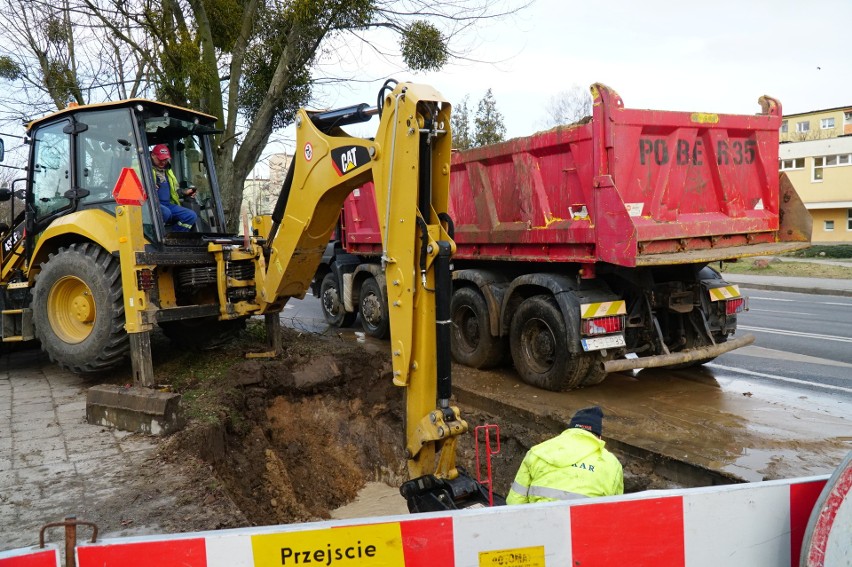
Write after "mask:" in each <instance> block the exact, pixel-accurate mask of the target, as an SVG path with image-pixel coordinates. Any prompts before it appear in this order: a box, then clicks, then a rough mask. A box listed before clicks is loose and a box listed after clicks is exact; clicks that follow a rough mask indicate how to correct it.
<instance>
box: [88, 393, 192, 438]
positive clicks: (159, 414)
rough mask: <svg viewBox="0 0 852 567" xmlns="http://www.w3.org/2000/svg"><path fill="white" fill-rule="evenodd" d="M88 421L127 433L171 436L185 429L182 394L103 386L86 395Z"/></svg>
mask: <svg viewBox="0 0 852 567" xmlns="http://www.w3.org/2000/svg"><path fill="white" fill-rule="evenodd" d="M86 421H87V422H88V423H90V424H92V425H103V426H109V427H117V428H118V429H121V430H123V431H133V432H137V433H147V434H150V435H167V434H169V433H173V432H175V431H177V430H178V429H180V428H181V427H182V426H183V418H182V416H181V413H180V394H173V393H170V392H159V391H157V390H151V389H149V388H137V387H133V386H130V387H127V386H117V385H114V384H101V385H99V386H93V387H92V388H89V391H88V393H87V394H86Z"/></svg>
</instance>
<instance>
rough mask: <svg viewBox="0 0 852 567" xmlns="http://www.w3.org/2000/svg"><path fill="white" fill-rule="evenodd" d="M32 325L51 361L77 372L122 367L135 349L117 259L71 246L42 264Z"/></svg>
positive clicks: (86, 246)
mask: <svg viewBox="0 0 852 567" xmlns="http://www.w3.org/2000/svg"><path fill="white" fill-rule="evenodd" d="M32 305H33V322H34V323H35V334H36V337H37V338H38V339H39V341H40V342H41V348H42V350H44V351H45V352H46V353H47V354H48V356H50V359H51V360H52V361H54V362H56V363H57V364H59V365H60V366H62V367H63V368H67V369H69V370H72V371H74V372H95V371H99V370H105V369H107V368H112V367H114V366H117V365H119V364H120V363H121V362H122V361H123V360H124V357H125V355H126V354H127V351H128V350H129V348H130V341H129V340H128V338H127V333H126V332H125V330H124V322H125V321H124V297H123V295H122V291H121V267H120V265H119V262H118V259H117V258H114V257H113V256H112V255H111V254H110V253H109V252H107V251H106V250H104V249H103V248H101V247H100V246H98V245H96V244H92V243H84V244H72V245H71V246H69V247H68V248H60V249H59V250H58V251H57V252H56V253H55V254H51V255H50V256H49V257H48V259H47V262H45V263H43V264H42V265H41V272H40V273H39V275H38V277H37V278H36V282H35V287H34V288H33V303H32Z"/></svg>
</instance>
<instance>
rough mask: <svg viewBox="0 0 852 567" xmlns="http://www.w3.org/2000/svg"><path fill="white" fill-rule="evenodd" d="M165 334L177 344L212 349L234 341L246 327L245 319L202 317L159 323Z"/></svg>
mask: <svg viewBox="0 0 852 567" xmlns="http://www.w3.org/2000/svg"><path fill="white" fill-rule="evenodd" d="M159 325H160V328H161V329H162V330H163V334H164V335H166V337H168V339H169V340H170V341H172V343H174V344H175V345H177V346H179V347H181V348H185V349H190V350H211V349H214V348H217V347H220V346H222V345H223V344H225V343H228V342H230V341H232V340H233V339H234V338H236V336H237V335H238V334H239V332H240V331H242V330H243V329H245V328H246V320H245V319H228V320H226V321H220V320H219V319H217V318H216V317H200V318H198V319H184V320H181V321H163V322H161V323H159Z"/></svg>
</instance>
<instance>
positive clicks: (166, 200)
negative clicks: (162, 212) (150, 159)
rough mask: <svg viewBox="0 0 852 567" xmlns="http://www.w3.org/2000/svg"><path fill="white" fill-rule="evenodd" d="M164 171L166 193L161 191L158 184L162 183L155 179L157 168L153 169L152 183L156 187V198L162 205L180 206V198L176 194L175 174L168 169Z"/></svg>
mask: <svg viewBox="0 0 852 567" xmlns="http://www.w3.org/2000/svg"><path fill="white" fill-rule="evenodd" d="M164 171H165V173H166V181H168V182H169V188H168V191H163V190H161V187H160V183H162V181H161V180H160V179H158V178H157V177H158V176H157V168H156V167H155V168H154V183H155V184H156V185H157V198H158V199H159V200H160V203H161V204H163V205H180V197H178V192H177V188H178V180H177V177H175V174H174V172H173V171H172V169H171V168H170V167H169V168H166V169H165V170H164Z"/></svg>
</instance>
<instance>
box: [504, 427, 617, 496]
mask: <svg viewBox="0 0 852 567" xmlns="http://www.w3.org/2000/svg"><path fill="white" fill-rule="evenodd" d="M605 444H606V443H605V442H604V441H603V440H601V439H598V438H597V436H595V435H594V434H593V433H590V432H588V431H584V430H582V429H577V428H573V429H566V430H565V431H563V432H562V433H561V434H560V435H558V436H557V437H554V438H553V439H548V440H547V441H545V442H544V443H539V444H538V445H536V446H535V447H533V448H532V449H530V450H529V451H528V452H527V454H526V456H525V457H524V461H523V462H522V463H521V467H520V468H519V469H518V474H517V475H516V476H515V482H513V483H512V489H511V490H510V491H509V495H508V496H507V497H506V503H507V504H526V503H529V502H553V501H556V500H571V499H574V498H585V497H587V496H612V495H615V494H623V493H624V472H623V471H622V468H621V463H620V462H618V459H617V458H615V455H613V454H612V453H610V452H609V451H607V450H606V449H605V448H604V445H605Z"/></svg>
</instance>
